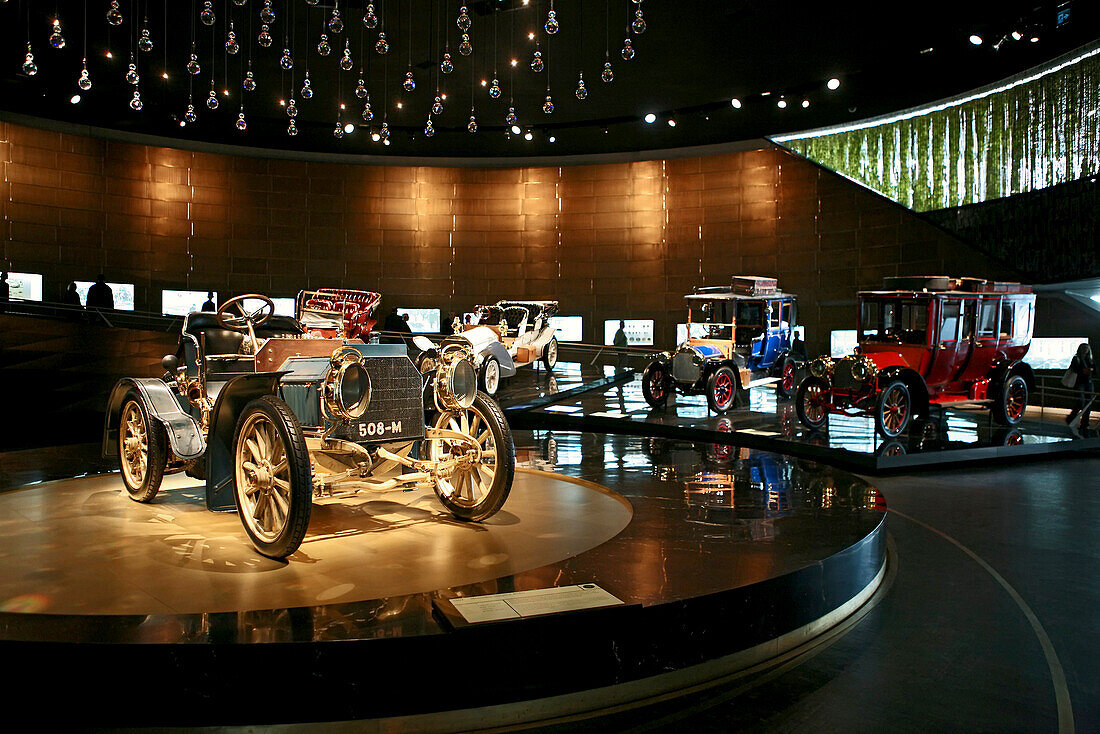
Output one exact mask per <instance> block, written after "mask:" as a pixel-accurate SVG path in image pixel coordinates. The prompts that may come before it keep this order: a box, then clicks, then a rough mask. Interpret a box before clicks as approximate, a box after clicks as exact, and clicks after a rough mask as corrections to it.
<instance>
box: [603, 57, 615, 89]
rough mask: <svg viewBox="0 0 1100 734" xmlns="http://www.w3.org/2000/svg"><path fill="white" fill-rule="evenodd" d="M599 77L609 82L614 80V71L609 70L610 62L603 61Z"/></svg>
mask: <svg viewBox="0 0 1100 734" xmlns="http://www.w3.org/2000/svg"><path fill="white" fill-rule="evenodd" d="M600 79H603V80H604V81H605V82H607V83H609V84H610V83H611V82H612V81H614V80H615V72H613V71H612V70H611V62H610V61H605V62H604V64H603V71H602V72H600Z"/></svg>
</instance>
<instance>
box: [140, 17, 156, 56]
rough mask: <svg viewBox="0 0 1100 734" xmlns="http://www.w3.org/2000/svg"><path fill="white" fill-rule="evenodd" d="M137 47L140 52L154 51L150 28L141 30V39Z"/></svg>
mask: <svg viewBox="0 0 1100 734" xmlns="http://www.w3.org/2000/svg"><path fill="white" fill-rule="evenodd" d="M146 22H148V21H146ZM137 47H138V51H144V52H145V53H149V52H150V51H152V50H153V38H152V36H151V35H150V34H149V29H148V28H142V29H141V38H139V39H138V42H137Z"/></svg>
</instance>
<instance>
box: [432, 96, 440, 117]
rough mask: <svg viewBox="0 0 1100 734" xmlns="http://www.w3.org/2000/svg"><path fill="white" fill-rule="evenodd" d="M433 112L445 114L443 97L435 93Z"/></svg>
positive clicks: (434, 113)
mask: <svg viewBox="0 0 1100 734" xmlns="http://www.w3.org/2000/svg"><path fill="white" fill-rule="evenodd" d="M432 114H433V115H442V114H443V98H442V97H440V96H439V95H438V94H437V95H435V101H434V102H432Z"/></svg>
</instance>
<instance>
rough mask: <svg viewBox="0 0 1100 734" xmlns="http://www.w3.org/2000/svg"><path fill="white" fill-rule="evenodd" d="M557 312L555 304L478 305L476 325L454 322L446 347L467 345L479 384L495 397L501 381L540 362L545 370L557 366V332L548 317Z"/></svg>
mask: <svg viewBox="0 0 1100 734" xmlns="http://www.w3.org/2000/svg"><path fill="white" fill-rule="evenodd" d="M557 312H558V302H557V301H498V302H497V303H495V304H494V305H492V306H478V307H477V314H478V323H477V324H472V325H471V324H465V325H463V324H461V323H459V322H458V320H457V319H456V320H455V324H454V327H455V333H454V334H453V335H451V336H448V337H447V338H445V339H444V340H443V343H442V344H443V345H446V344H469V345H470V347H471V349H472V350H473V354H474V367H475V368H476V369H477V375H478V384H479V385H480V386H481V389H482V390H484V391H485V392H486V393H488V394H489V395H496V392H497V390H498V389H500V381H501V379H502V378H505V377H511V376H513V375H514V374H516V370H517V369H518V368H520V367H523V366H525V365H529V364H532V363H533V362H537V361H539V360H541V361H542V363H543V365H544V366H545V367H546V369H547V370H552V369H554V366H555V365H556V364H557V363H558V339H557V337H556V336H554V333H555V331H556V329H555V328H554V327H553V326H551V325H550V317H551V316H553V315H554V314H556V313H557Z"/></svg>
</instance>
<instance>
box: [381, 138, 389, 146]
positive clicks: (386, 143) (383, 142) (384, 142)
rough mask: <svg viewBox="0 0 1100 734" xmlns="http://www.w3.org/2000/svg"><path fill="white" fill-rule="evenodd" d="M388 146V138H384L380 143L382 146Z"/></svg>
mask: <svg viewBox="0 0 1100 734" xmlns="http://www.w3.org/2000/svg"><path fill="white" fill-rule="evenodd" d="M389 144H390V139H389V138H386V139H385V140H383V141H382V145H389Z"/></svg>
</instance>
